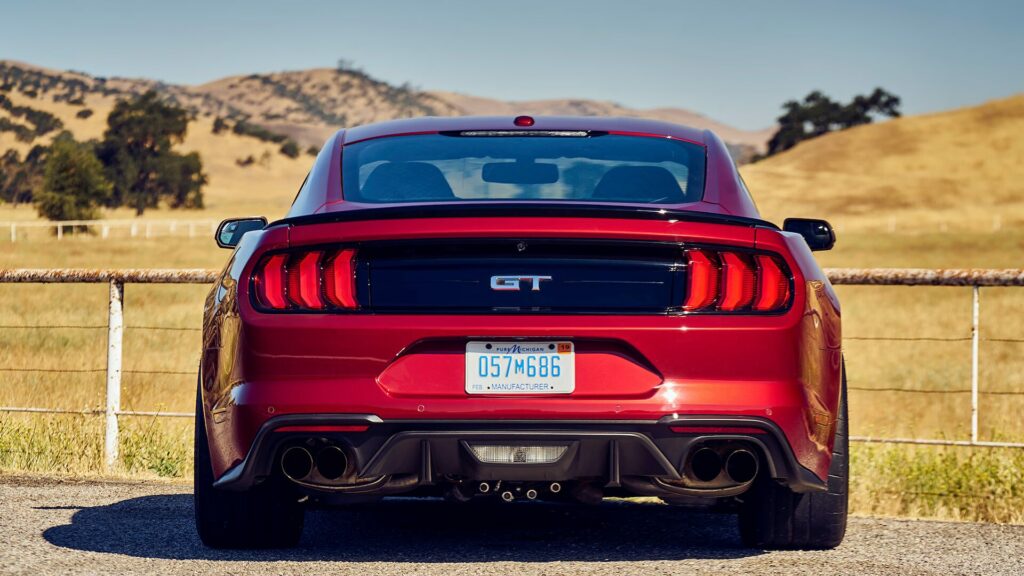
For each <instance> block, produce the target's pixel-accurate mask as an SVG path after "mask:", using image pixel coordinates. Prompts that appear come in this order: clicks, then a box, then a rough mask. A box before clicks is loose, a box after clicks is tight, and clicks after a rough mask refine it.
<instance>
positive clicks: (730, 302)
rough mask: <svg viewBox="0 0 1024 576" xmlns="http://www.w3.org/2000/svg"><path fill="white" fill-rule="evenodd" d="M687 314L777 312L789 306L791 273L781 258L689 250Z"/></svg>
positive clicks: (687, 252) (685, 300) (721, 251)
mask: <svg viewBox="0 0 1024 576" xmlns="http://www.w3.org/2000/svg"><path fill="white" fill-rule="evenodd" d="M685 253H686V261H687V281H686V286H687V288H686V297H685V299H684V301H683V307H682V308H683V310H685V311H687V312H719V311H720V312H742V311H756V312H775V311H778V310H782V309H784V308H785V307H786V306H788V305H789V300H790V297H791V290H790V278H789V272H788V270H787V269H786V267H785V264H784V263H783V262H782V260H781V259H780V258H779V257H778V256H774V255H770V254H750V253H746V252H740V251H734V250H716V249H710V248H690V249H687V250H686V251H685Z"/></svg>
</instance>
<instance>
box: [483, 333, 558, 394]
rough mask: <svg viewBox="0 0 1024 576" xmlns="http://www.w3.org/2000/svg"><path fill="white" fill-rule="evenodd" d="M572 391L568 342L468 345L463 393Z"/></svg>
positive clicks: (556, 392) (552, 392)
mask: <svg viewBox="0 0 1024 576" xmlns="http://www.w3.org/2000/svg"><path fill="white" fill-rule="evenodd" d="M575 389H576V352H575V350H574V348H573V345H572V342H468V343H467V344H466V393H467V394H570V393H571V392H572V391H573V390H575Z"/></svg>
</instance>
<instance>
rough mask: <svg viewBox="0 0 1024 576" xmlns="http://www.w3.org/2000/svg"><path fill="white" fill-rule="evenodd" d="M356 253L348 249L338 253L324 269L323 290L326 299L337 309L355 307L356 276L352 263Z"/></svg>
mask: <svg viewBox="0 0 1024 576" xmlns="http://www.w3.org/2000/svg"><path fill="white" fill-rule="evenodd" d="M355 256H356V251H355V250H353V249H351V248H348V249H345V250H342V251H340V252H338V253H337V254H336V255H335V256H334V257H332V258H331V260H330V262H329V263H328V264H327V266H326V267H325V268H324V289H325V291H326V293H327V299H328V300H330V302H331V304H334V305H335V306H337V307H339V308H355V307H356V275H355V269H354V267H353V265H352V261H353V260H354V259H355Z"/></svg>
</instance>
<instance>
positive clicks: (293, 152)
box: [281, 139, 300, 158]
mask: <svg viewBox="0 0 1024 576" xmlns="http://www.w3.org/2000/svg"><path fill="white" fill-rule="evenodd" d="M281 154H284V155H285V156H287V157H289V158H298V157H299V154H300V152H299V145H298V144H296V143H295V140H291V139H288V140H285V142H284V144H282V145H281Z"/></svg>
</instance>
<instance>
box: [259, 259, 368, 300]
mask: <svg viewBox="0 0 1024 576" xmlns="http://www.w3.org/2000/svg"><path fill="white" fill-rule="evenodd" d="M355 254H356V251H355V249H352V248H345V249H341V250H337V251H332V250H312V251H309V252H298V253H291V254H274V255H272V256H269V257H267V258H266V259H264V260H263V262H262V263H261V264H260V265H259V266H258V267H257V268H256V272H255V273H254V275H253V289H254V291H255V296H256V303H257V304H258V305H259V306H260V307H261V308H265V309H270V310H286V309H291V310H325V309H327V308H346V309H352V308H357V307H358V303H357V302H356V290H355V273H354V270H355V267H354V265H353V261H354V259H355Z"/></svg>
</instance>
